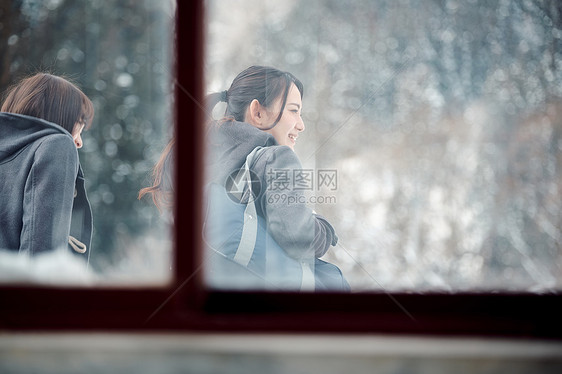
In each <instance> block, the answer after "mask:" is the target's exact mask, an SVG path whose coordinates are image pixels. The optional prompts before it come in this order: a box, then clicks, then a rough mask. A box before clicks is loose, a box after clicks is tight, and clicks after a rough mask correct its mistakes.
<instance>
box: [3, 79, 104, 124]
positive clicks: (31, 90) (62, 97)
mask: <svg viewBox="0 0 562 374" xmlns="http://www.w3.org/2000/svg"><path fill="white" fill-rule="evenodd" d="M1 110H2V111H3V112H8V113H17V114H25V115H28V116H32V117H36V118H41V119H44V120H46V121H49V122H52V123H56V124H57V125H59V126H61V127H62V128H64V129H65V130H67V131H68V132H70V133H72V130H73V129H74V125H75V124H76V123H77V122H81V123H84V125H85V128H86V129H87V128H89V127H90V125H91V123H92V118H93V117H94V106H93V105H92V102H91V101H90V99H88V97H87V96H86V95H85V94H84V93H83V92H82V91H81V90H80V89H79V88H78V87H77V86H76V85H74V84H73V83H70V82H69V81H68V80H66V79H65V78H62V77H59V76H56V75H52V74H48V73H38V74H35V75H33V76H31V77H29V78H25V79H23V80H22V81H20V82H19V83H18V84H16V85H14V86H12V88H10V90H9V91H8V93H7V96H6V99H5V100H4V103H3V104H2V109H1Z"/></svg>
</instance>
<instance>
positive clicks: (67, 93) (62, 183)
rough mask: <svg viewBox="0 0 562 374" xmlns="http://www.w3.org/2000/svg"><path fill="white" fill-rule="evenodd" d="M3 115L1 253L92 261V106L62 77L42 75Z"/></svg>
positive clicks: (23, 87) (17, 93) (18, 92)
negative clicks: (86, 162)
mask: <svg viewBox="0 0 562 374" xmlns="http://www.w3.org/2000/svg"><path fill="white" fill-rule="evenodd" d="M1 110H2V113H0V228H1V230H0V250H9V251H19V252H21V253H29V254H30V255H35V254H38V253H42V252H48V251H52V250H56V249H59V248H69V249H70V250H71V251H72V252H73V253H76V254H77V255H80V256H81V257H83V258H85V259H88V258H89V254H90V242H91V236H92V213H91V209H90V204H89V202H88V199H87V197H86V191H85V188H84V175H83V173H82V169H81V167H80V162H79V159H78V151H77V149H78V148H81V147H82V136H81V133H82V131H83V130H84V129H85V128H88V127H89V126H90V125H91V122H92V118H93V115H94V109H93V105H92V102H91V101H90V100H89V99H88V98H87V97H86V95H85V94H84V93H83V92H82V91H81V90H80V89H78V87H76V86H75V85H74V84H72V83H70V82H69V81H67V80H66V79H64V78H61V77H58V76H55V75H51V74H46V73H39V74H36V75H34V76H32V77H29V78H26V79H24V80H22V81H21V82H20V83H18V84H16V85H15V86H13V87H12V88H11V89H10V90H9V91H8V93H7V96H6V99H5V100H4V103H3V105H2V109H1Z"/></svg>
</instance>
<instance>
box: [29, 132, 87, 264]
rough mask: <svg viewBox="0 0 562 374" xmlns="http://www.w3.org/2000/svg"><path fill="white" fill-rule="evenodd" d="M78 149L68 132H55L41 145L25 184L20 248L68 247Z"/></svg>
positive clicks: (49, 248) (37, 250)
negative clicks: (66, 133)
mask: <svg viewBox="0 0 562 374" xmlns="http://www.w3.org/2000/svg"><path fill="white" fill-rule="evenodd" d="M77 173H78V151H77V149H76V147H75V145H74V142H73V141H72V139H71V138H70V137H69V136H67V135H63V134H60V135H51V136H48V137H46V138H45V140H44V141H43V142H42V143H41V144H40V145H39V147H38V148H37V150H36V151H35V158H34V162H33V165H32V167H31V170H30V172H29V175H28V177H27V181H26V185H25V196H24V204H23V229H22V234H21V235H22V236H21V240H20V251H29V252H30V253H31V254H37V253H39V252H44V251H50V250H54V249H58V248H66V247H67V244H68V235H69V232H70V220H71V215H72V204H73V199H74V189H75V181H76V175H77Z"/></svg>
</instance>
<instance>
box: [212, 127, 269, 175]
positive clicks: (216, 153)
mask: <svg viewBox="0 0 562 374" xmlns="http://www.w3.org/2000/svg"><path fill="white" fill-rule="evenodd" d="M208 135H209V139H208V142H207V146H208V147H209V149H208V152H207V155H208V159H209V166H210V173H211V175H210V179H211V181H214V182H217V183H222V182H224V181H225V180H226V178H227V177H228V176H229V175H230V174H231V173H232V172H233V171H235V170H238V169H240V168H241V167H242V165H244V162H245V161H246V156H248V154H250V152H252V150H253V149H254V148H256V147H269V146H273V145H278V144H277V141H276V140H275V138H274V137H273V135H271V134H269V133H267V132H265V131H261V130H260V129H258V128H256V127H254V126H252V125H250V124H249V123H245V122H237V121H229V122H224V123H219V122H214V123H212V124H211V129H210V132H209V134H208Z"/></svg>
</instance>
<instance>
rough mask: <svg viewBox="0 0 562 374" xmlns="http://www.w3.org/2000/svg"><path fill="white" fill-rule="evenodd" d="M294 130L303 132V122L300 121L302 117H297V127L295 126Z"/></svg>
mask: <svg viewBox="0 0 562 374" xmlns="http://www.w3.org/2000/svg"><path fill="white" fill-rule="evenodd" d="M295 128H296V129H297V130H299V131H304V121H303V120H302V117H299V120H298V121H297V125H296V126H295Z"/></svg>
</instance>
